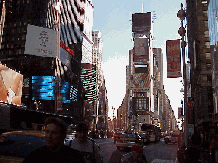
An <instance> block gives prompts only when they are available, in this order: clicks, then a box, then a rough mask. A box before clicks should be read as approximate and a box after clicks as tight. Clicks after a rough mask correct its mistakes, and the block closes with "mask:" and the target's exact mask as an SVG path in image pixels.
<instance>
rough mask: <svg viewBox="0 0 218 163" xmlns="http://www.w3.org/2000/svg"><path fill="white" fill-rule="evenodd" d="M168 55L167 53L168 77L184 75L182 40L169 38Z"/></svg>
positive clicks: (167, 44)
mask: <svg viewBox="0 0 218 163" xmlns="http://www.w3.org/2000/svg"><path fill="white" fill-rule="evenodd" d="M166 55H167V78H178V77H182V74H181V56H180V40H167V42H166Z"/></svg>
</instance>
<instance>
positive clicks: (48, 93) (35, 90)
mask: <svg viewBox="0 0 218 163" xmlns="http://www.w3.org/2000/svg"><path fill="white" fill-rule="evenodd" d="M55 78H56V77H54V76H32V100H55V80H56V79H55Z"/></svg>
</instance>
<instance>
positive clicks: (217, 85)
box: [205, 0, 218, 123]
mask: <svg viewBox="0 0 218 163" xmlns="http://www.w3.org/2000/svg"><path fill="white" fill-rule="evenodd" d="M217 8H218V1H217V0H210V1H209V4H208V11H207V17H208V30H209V31H207V32H206V33H205V34H206V35H207V37H209V39H210V52H211V60H212V62H211V67H212V87H213V102H214V105H213V106H214V111H213V123H218V82H217V80H218V73H217V70H218V66H217V63H218V57H217V55H218V54H217V52H218V34H217V30H218V27H217V24H218V19H217V16H218V10H217Z"/></svg>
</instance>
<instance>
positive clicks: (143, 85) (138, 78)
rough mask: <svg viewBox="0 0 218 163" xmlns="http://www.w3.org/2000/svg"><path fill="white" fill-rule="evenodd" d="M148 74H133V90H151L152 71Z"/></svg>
mask: <svg viewBox="0 0 218 163" xmlns="http://www.w3.org/2000/svg"><path fill="white" fill-rule="evenodd" d="M147 68H148V71H147V73H134V74H133V80H132V82H133V88H134V89H142V90H144V89H149V88H150V73H149V72H150V70H149V67H147Z"/></svg>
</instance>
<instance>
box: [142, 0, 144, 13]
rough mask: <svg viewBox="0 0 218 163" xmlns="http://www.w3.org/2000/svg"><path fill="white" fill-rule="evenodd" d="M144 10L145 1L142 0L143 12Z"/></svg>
mask: <svg viewBox="0 0 218 163" xmlns="http://www.w3.org/2000/svg"><path fill="white" fill-rule="evenodd" d="M143 12H144V3H143V0H142V13H143Z"/></svg>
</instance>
